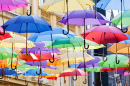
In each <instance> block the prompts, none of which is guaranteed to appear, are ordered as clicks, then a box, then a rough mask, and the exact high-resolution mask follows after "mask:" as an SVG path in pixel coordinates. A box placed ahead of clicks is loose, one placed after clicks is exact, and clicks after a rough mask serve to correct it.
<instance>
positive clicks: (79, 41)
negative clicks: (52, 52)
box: [46, 36, 103, 49]
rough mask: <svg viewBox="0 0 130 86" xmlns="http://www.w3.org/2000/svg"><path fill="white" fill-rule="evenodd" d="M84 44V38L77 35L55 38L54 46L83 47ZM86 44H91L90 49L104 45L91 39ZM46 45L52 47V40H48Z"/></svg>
mask: <svg viewBox="0 0 130 86" xmlns="http://www.w3.org/2000/svg"><path fill="white" fill-rule="evenodd" d="M83 45H84V40H83V38H82V37H80V36H75V37H74V38H70V39H69V38H68V39H59V40H55V41H54V42H53V47H54V48H71V47H73V48H75V49H76V48H77V47H83ZM86 45H89V46H90V49H92V48H93V49H95V48H98V47H103V46H102V45H99V44H97V43H95V42H93V41H89V40H86ZM46 47H48V48H52V43H51V42H48V43H47V44H46Z"/></svg>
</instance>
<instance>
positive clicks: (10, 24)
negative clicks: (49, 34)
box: [4, 15, 51, 33]
mask: <svg viewBox="0 0 130 86" xmlns="http://www.w3.org/2000/svg"><path fill="white" fill-rule="evenodd" d="M4 27H5V30H6V31H12V32H17V33H40V32H44V31H49V30H51V26H50V25H49V23H48V22H46V21H45V20H44V19H42V18H41V17H38V16H31V15H30V16H28V15H20V16H16V17H13V18H11V19H9V20H8V21H7V22H6V23H5V24H4ZM26 27H27V28H26ZM14 28H15V29H14Z"/></svg>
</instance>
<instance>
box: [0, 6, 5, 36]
mask: <svg viewBox="0 0 130 86" xmlns="http://www.w3.org/2000/svg"><path fill="white" fill-rule="evenodd" d="M1 9H2V6H1ZM2 21H3V32H4V33H3V34H2V33H1V31H0V35H5V27H4V17H3V10H2Z"/></svg>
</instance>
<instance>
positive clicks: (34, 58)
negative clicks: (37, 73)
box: [17, 53, 60, 61]
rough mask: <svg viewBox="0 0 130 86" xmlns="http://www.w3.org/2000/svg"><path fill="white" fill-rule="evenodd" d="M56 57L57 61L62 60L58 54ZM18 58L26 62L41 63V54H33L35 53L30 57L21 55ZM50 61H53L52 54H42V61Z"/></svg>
mask: <svg viewBox="0 0 130 86" xmlns="http://www.w3.org/2000/svg"><path fill="white" fill-rule="evenodd" d="M54 56H55V59H59V58H60V57H59V56H58V55H56V54H54ZM17 58H18V59H22V60H25V61H40V55H39V54H33V53H30V55H27V54H20V55H19V56H18V57H17ZM48 59H51V60H52V59H53V57H52V55H51V53H42V54H41V61H44V60H48Z"/></svg>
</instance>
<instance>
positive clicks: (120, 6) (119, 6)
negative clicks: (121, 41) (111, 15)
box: [95, 0, 130, 33]
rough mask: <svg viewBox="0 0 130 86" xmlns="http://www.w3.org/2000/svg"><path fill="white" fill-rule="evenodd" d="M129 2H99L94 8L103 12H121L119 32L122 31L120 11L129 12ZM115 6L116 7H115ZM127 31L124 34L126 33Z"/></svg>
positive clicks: (102, 0) (109, 0)
mask: <svg viewBox="0 0 130 86" xmlns="http://www.w3.org/2000/svg"><path fill="white" fill-rule="evenodd" d="M129 3H130V0H100V1H99V2H98V3H97V4H96V5H95V6H96V7H98V8H100V9H103V10H121V31H122V32H124V31H123V29H122V11H125V10H130V6H129ZM115 5H116V6H115ZM127 31H128V29H126V31H125V32H124V33H126V32H127Z"/></svg>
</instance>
